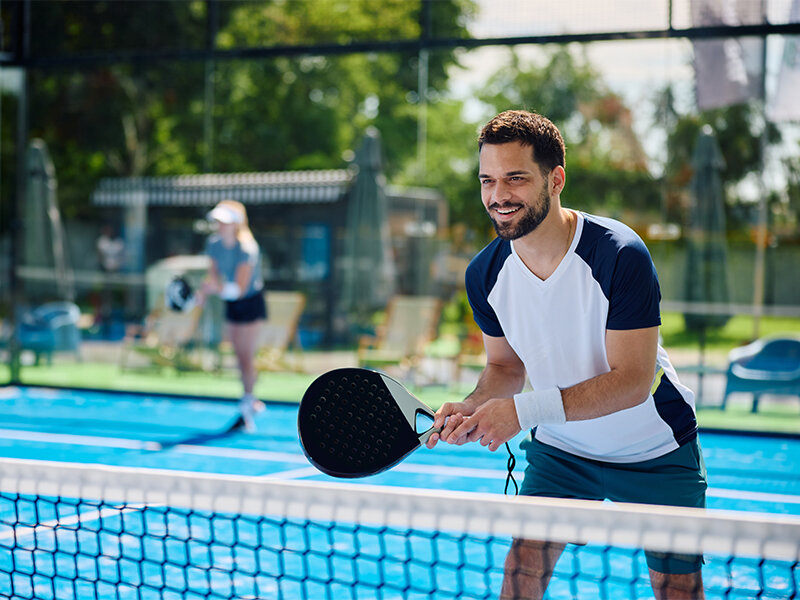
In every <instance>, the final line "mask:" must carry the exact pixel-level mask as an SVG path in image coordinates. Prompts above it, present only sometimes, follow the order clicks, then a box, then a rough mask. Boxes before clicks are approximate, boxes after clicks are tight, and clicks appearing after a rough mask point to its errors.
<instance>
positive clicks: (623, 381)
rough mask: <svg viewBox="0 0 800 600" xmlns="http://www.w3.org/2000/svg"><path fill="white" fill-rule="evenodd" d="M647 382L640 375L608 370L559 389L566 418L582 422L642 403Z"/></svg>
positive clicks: (648, 384)
mask: <svg viewBox="0 0 800 600" xmlns="http://www.w3.org/2000/svg"><path fill="white" fill-rule="evenodd" d="M650 385H652V382H651V381H647V380H645V379H644V378H642V377H641V376H639V377H634V376H631V375H625V374H623V373H621V372H619V371H615V370H612V371H609V372H608V373H603V374H601V375H597V376H596V377H592V378H591V379H587V380H586V381H582V382H581V383H578V384H575V385H573V386H571V387H568V388H565V389H562V390H561V398H562V399H563V402H564V412H565V413H566V416H567V421H584V420H586V419H595V418H597V417H603V416H605V415H610V414H611V413H615V412H617V411H620V410H624V409H626V408H632V407H634V406H638V405H639V404H641V403H642V402H644V401H645V400H646V399H647V397H648V394H649V392H650Z"/></svg>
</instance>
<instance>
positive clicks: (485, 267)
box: [465, 244, 505, 337]
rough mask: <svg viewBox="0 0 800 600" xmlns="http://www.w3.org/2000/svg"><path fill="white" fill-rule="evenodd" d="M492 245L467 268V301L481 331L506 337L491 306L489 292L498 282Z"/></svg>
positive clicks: (494, 335) (493, 335)
mask: <svg viewBox="0 0 800 600" xmlns="http://www.w3.org/2000/svg"><path fill="white" fill-rule="evenodd" d="M493 245H494V244H490V245H489V246H488V247H487V248H484V250H482V251H481V252H480V253H479V254H478V255H477V256H476V257H475V258H474V259H472V262H470V264H469V266H468V267H467V272H466V276H465V283H466V288H467V299H468V300H469V305H470V307H472V317H473V318H474V319H475V322H476V323H477V324H478V327H480V328H481V331H482V332H483V333H485V334H486V335H490V336H492V337H504V336H505V333H504V332H503V328H502V327H501V326H500V321H499V320H498V319H497V314H495V312H494V309H493V308H492V306H491V305H490V304H489V291H490V290H491V289H492V286H493V285H494V282H495V281H496V280H497V269H496V267H494V268H493V266H492V265H493V260H492V258H493V256H494V254H495V253H494V252H491V249H492V246H493Z"/></svg>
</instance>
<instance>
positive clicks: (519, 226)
mask: <svg viewBox="0 0 800 600" xmlns="http://www.w3.org/2000/svg"><path fill="white" fill-rule="evenodd" d="M489 208H492V209H495V208H502V205H500V204H493V205H492V206H490V207H489ZM522 210H523V211H524V212H523V213H522V215H521V216H520V217H519V218H518V219H517V220H516V221H514V222H511V223H502V224H501V223H498V222H497V221H495V220H494V218H492V216H491V214H490V216H489V218H490V219H492V224H493V225H494V230H495V231H496V232H497V236H498V237H500V238H502V239H504V240H516V239H518V238H521V237H522V236H524V235H528V234H529V233H530V232H531V231H533V230H534V229H536V228H537V227H538V226H539V224H540V223H541V222H542V221H544V220H545V217H547V215H548V213H549V212H550V195H549V194H548V193H547V190H546V189H543V190H542V193H541V194H539V202H537V203H536V205H535V206H528V207H527V208H523V209H522Z"/></svg>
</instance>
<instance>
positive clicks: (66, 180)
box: [3, 0, 474, 217]
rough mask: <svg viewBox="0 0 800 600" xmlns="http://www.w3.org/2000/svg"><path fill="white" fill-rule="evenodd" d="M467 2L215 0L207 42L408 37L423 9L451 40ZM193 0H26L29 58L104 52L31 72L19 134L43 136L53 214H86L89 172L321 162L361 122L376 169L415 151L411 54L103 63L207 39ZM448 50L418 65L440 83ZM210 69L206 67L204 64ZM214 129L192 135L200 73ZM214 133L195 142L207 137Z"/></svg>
mask: <svg viewBox="0 0 800 600" xmlns="http://www.w3.org/2000/svg"><path fill="white" fill-rule="evenodd" d="M473 4H474V3H473V2H472V0H441V1H436V2H432V3H430V4H425V3H423V2H422V1H420V2H409V1H407V0H386V1H384V2H382V3H381V7H380V10H375V3H374V2H373V1H372V0H313V1H312V0H293V1H292V2H285V1H282V0H272V1H265V2H258V3H254V2H220V3H219V4H218V5H217V6H218V10H219V12H218V25H219V27H218V35H217V39H216V44H217V46H218V47H219V48H221V49H223V50H227V49H232V48H237V47H281V46H292V45H297V44H301V45H303V46H310V45H313V44H315V43H324V44H333V43H335V44H347V43H351V42H359V41H391V40H413V39H415V38H417V37H419V36H420V34H421V22H422V21H423V15H422V14H421V12H420V11H421V9H422V8H425V7H429V8H430V10H431V20H432V22H433V23H434V25H435V30H436V32H437V34H438V35H446V36H463V35H466V30H465V28H464V26H463V22H464V19H463V18H462V17H463V15H465V14H468V13H469V11H471V10H473ZM208 6H209V4H207V3H206V2H201V1H195V2H172V3H163V2H153V1H145V2H137V3H125V2H101V1H85V2H74V3H64V2H56V1H43V2H35V3H32V9H33V11H34V14H33V18H32V23H33V28H34V30H33V32H32V39H33V40H34V41H35V43H34V47H33V55H34V56H35V57H38V58H39V59H40V60H43V59H46V58H48V57H64V56H71V55H80V54H87V53H88V54H97V53H105V54H106V55H107V56H108V57H110V59H111V64H110V65H108V66H94V67H91V68H89V67H87V68H67V67H62V68H52V69H51V68H47V69H38V70H35V71H33V72H32V75H31V99H30V105H31V111H30V114H31V131H30V134H31V136H32V137H33V136H38V137H42V138H44V139H45V141H46V142H47V143H48V146H49V147H50V151H51V155H52V156H53V159H54V162H55V164H56V168H57V171H58V175H59V182H60V191H61V201H62V204H63V206H64V212H65V214H66V215H67V216H68V217H69V216H76V215H77V214H79V213H81V212H86V211H90V210H92V209H91V207H90V206H89V204H88V197H89V195H90V193H91V191H92V189H93V188H94V185H95V184H96V181H97V179H98V178H99V177H102V176H106V175H159V174H176V173H193V172H199V171H201V170H203V168H204V165H206V164H210V166H211V169H212V170H216V171H251V170H281V169H296V168H323V167H325V168H328V167H338V166H342V165H343V164H344V160H343V154H344V153H345V151H346V150H348V149H351V148H354V147H355V145H356V144H357V142H358V140H359V138H360V136H361V134H362V132H363V131H364V129H365V128H366V127H367V126H370V125H374V126H376V127H378V129H380V130H381V132H382V135H383V139H384V141H385V145H386V155H387V161H386V164H387V168H388V171H389V174H390V175H391V174H392V173H394V172H398V171H400V170H402V168H403V165H404V164H405V162H406V161H408V160H414V158H415V154H416V121H417V118H418V111H417V108H416V105H415V102H414V97H413V96H414V93H415V92H416V87H417V81H418V74H417V70H418V64H417V53H416V51H403V52H399V51H398V52H390V51H386V52H375V53H358V52H353V53H350V54H341V55H335V56H312V55H303V56H288V55H287V56H283V57H278V58H271V59H260V60H248V59H235V60H234V59H225V60H219V61H217V62H216V64H214V65H206V64H204V63H202V62H198V61H188V62H187V61H181V60H159V61H157V62H149V61H146V60H136V61H123V62H114V60H113V59H114V58H115V55H116V54H118V53H124V52H126V51H138V52H141V51H143V50H152V51H156V52H157V51H160V50H164V49H169V50H173V51H179V50H182V49H190V50H191V49H194V50H196V49H200V48H203V47H205V46H206V44H207V42H208V40H207V39H206V21H207V19H208V17H209V15H208V14H207V13H206V11H207V8H208ZM3 8H4V9H5V8H6V5H5V4H4V5H3ZM454 61H455V58H454V53H453V52H440V53H436V55H435V56H433V57H432V59H431V61H430V64H429V81H430V86H431V88H432V89H434V90H435V89H441V88H444V87H446V82H447V67H448V65H449V64H452V63H453V62H454ZM212 66H213V68H209V67H212ZM208 73H211V77H212V80H213V97H214V104H213V112H212V124H213V133H214V135H213V137H207V136H206V135H205V134H206V133H207V130H206V129H205V123H206V106H207V104H206V98H207V97H208V96H207V91H208V89H209V88H208V87H207V76H208ZM207 139H213V145H212V146H207V144H206V140H207Z"/></svg>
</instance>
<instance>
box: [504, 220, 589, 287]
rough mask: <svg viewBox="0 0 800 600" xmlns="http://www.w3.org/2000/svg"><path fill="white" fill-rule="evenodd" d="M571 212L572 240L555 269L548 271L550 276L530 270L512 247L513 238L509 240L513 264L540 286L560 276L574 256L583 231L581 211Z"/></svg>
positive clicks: (548, 283) (550, 282) (549, 283)
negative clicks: (573, 217)
mask: <svg viewBox="0 0 800 600" xmlns="http://www.w3.org/2000/svg"><path fill="white" fill-rule="evenodd" d="M572 213H573V214H574V215H575V233H574V234H573V236H572V240H571V241H570V243H569V248H567V252H566V253H565V254H564V256H563V257H562V258H561V260H560V261H559V263H558V266H557V267H556V268H555V270H554V271H553V272H552V273H550V276H549V277H548V278H547V279H542V278H541V277H539V276H538V275H536V274H535V273H534V272H533V271H531V270H530V269H529V268H528V266H527V265H526V264H525V262H524V261H523V260H522V259H521V258H520V256H519V254H517V250H516V248H514V240H511V242H510V246H511V255H512V256H513V257H514V262H515V264H516V265H517V266H518V267H519V268H520V269H521V270H522V272H523V273H524V274H525V276H526V277H528V278H530V279H531V280H532V281H533V282H535V283H536V284H537V285H540V286H548V285H551V284H552V282H554V281H556V280H557V279H558V278H559V277H560V276H561V273H563V272H564V271H566V270H567V267H568V266H569V263H570V262H571V261H572V259H573V257H574V256H575V248H576V247H577V246H578V241H579V240H580V237H581V232H582V231H583V213H581V212H579V211H577V210H573V211H572Z"/></svg>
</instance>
